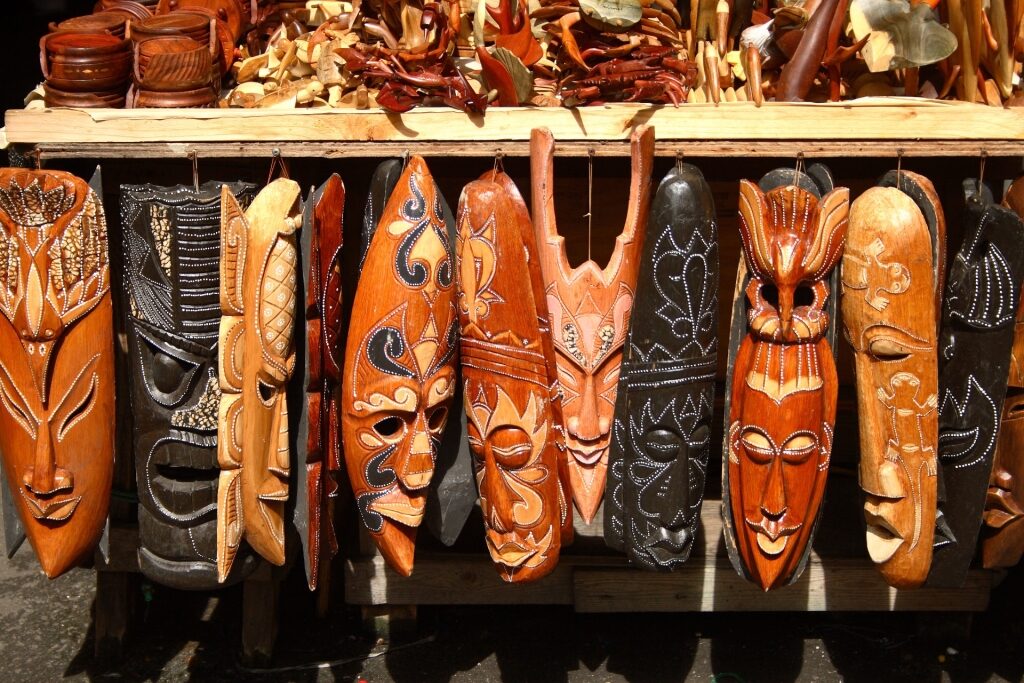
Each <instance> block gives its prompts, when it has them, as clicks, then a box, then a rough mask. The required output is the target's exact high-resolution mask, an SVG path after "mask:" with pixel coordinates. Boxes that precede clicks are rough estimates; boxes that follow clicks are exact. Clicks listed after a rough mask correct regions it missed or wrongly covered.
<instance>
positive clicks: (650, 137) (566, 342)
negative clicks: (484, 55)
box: [530, 126, 654, 524]
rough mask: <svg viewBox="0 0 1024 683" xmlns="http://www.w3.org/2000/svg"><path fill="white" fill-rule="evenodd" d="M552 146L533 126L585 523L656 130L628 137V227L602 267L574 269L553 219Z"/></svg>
mask: <svg viewBox="0 0 1024 683" xmlns="http://www.w3.org/2000/svg"><path fill="white" fill-rule="evenodd" d="M554 146H555V141H554V138H553V137H552V136H551V132H550V131H548V130H547V129H546V128H536V129H534V131H533V134H532V138H531V141H530V160H531V173H532V181H533V217H534V221H535V224H534V227H535V229H536V235H537V245H538V250H539V255H540V264H541V270H542V273H543V277H544V284H545V287H546V290H545V291H546V296H547V306H548V312H549V314H550V316H551V330H552V336H553V338H554V344H555V352H556V355H557V359H558V382H559V385H560V388H561V392H562V411H563V414H564V417H565V445H566V450H567V451H568V455H567V463H566V464H567V468H568V474H569V482H570V488H571V490H572V497H573V500H574V501H575V503H576V508H577V509H578V510H579V513H580V515H581V516H582V517H583V519H584V521H586V522H587V523H588V524H589V523H590V522H591V521H592V520H593V518H594V515H595V514H597V508H598V506H599V505H600V504H601V498H602V496H603V495H604V489H605V478H606V475H607V470H608V444H609V442H610V441H611V428H612V418H613V415H614V412H615V392H616V389H617V387H618V379H619V366H620V365H621V363H622V347H623V343H624V342H625V340H626V333H627V331H628V326H629V314H630V311H631V310H632V307H633V297H634V290H635V289H636V278H637V271H638V269H639V265H640V262H639V255H640V245H641V243H642V242H643V237H644V230H645V229H646V227H647V212H648V204H649V197H650V184H651V180H650V178H651V165H652V162H653V159H654V128H652V127H649V126H638V127H637V128H636V130H634V131H633V135H632V138H631V154H632V167H631V179H630V189H629V208H628V212H627V214H626V225H625V226H624V228H623V231H622V233H621V234H620V235H619V236H618V237H616V238H615V250H614V252H612V257H611V259H609V261H608V264H607V265H606V266H605V267H604V268H603V269H602V268H601V267H600V266H599V265H597V264H596V263H595V262H594V261H587V262H585V263H583V264H582V265H580V266H578V267H576V268H572V267H570V266H569V260H568V257H567V255H566V252H565V239H564V238H563V237H562V236H561V235H559V234H558V226H557V225H556V224H555V203H554V202H555V195H554V192H555V188H554Z"/></svg>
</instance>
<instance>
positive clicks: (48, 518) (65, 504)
mask: <svg viewBox="0 0 1024 683" xmlns="http://www.w3.org/2000/svg"><path fill="white" fill-rule="evenodd" d="M20 492H21V497H22V498H24V499H25V502H26V503H28V511H29V513H30V514H31V515H32V516H33V517H34V518H35V519H38V520H39V521H41V522H63V521H65V520H66V519H68V518H69V517H71V514H72V513H73V512H74V511H75V508H77V507H78V504H79V503H80V502H81V501H82V497H81V496H68V497H64V498H56V497H54V498H51V499H47V498H42V497H39V496H37V495H36V494H35V493H32V492H31V489H29V488H28V487H25V488H22V489H20Z"/></svg>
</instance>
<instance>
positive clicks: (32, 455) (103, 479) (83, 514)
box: [0, 169, 114, 578]
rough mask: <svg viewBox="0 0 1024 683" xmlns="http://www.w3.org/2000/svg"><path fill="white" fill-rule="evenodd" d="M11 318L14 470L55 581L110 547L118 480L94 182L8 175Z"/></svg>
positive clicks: (7, 368)
mask: <svg viewBox="0 0 1024 683" xmlns="http://www.w3.org/2000/svg"><path fill="white" fill-rule="evenodd" d="M0 314H2V315H0V429H2V431H3V433H4V447H3V449H2V450H3V460H4V470H5V473H6V478H7V482H8V485H9V486H10V487H11V492H12V497H13V499H14V506H15V508H16V510H17V511H18V515H19V517H20V518H21V521H22V525H23V526H24V528H25V533H26V535H27V537H28V539H29V541H30V542H31V543H32V546H33V548H34V549H35V551H36V555H37V557H38V558H39V562H40V564H41V565H42V568H43V571H44V572H45V573H46V575H47V576H49V577H51V578H52V577H55V576H58V575H60V574H62V573H64V572H65V571H67V570H68V569H70V568H71V567H73V566H74V565H75V564H77V563H78V562H80V561H81V560H82V559H84V558H85V557H87V556H88V554H89V553H90V551H91V550H92V548H93V546H94V545H95V544H96V542H97V540H98V539H99V536H100V533H101V531H102V527H103V523H104V520H105V519H106V516H107V506H108V501H109V497H110V482H111V475H112V470H113V457H114V431H113V430H114V424H113V423H114V357H113V319H112V306H111V300H110V270H109V262H108V257H107V228H106V221H105V218H104V213H103V205H102V203H101V202H100V200H99V198H98V197H97V195H96V193H95V192H94V191H93V189H92V188H90V187H89V185H88V184H86V182H85V181H84V180H82V179H80V178H76V177H75V176H73V175H71V174H68V173H64V172H60V171H35V172H32V171H23V170H19V169H0Z"/></svg>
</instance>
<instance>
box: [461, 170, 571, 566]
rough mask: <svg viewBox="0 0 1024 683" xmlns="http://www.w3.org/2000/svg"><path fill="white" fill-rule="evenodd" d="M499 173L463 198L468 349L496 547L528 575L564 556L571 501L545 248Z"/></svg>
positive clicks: (487, 519) (473, 413) (472, 419)
mask: <svg viewBox="0 0 1024 683" xmlns="http://www.w3.org/2000/svg"><path fill="white" fill-rule="evenodd" d="M491 178H493V180H492V179H483V180H478V181H475V182H472V183H470V184H469V185H467V186H466V188H465V189H464V190H463V193H462V197H461V199H460V201H459V215H458V228H459V231H458V239H457V243H456V259H457V269H456V274H457V283H458V304H459V321H460V324H461V338H460V349H461V354H462V367H463V382H464V396H465V404H466V405H465V408H466V415H467V418H468V420H467V424H468V433H469V443H470V447H471V448H472V450H473V455H474V464H475V469H476V476H477V483H478V487H479V490H480V508H481V511H482V512H483V516H484V525H485V527H486V530H487V531H486V543H487V550H488V552H489V553H490V555H491V559H492V560H493V561H494V563H495V565H496V566H497V568H498V571H499V573H500V575H501V577H502V578H503V579H504V580H506V581H516V582H521V581H532V580H535V579H538V578H540V577H541V576H544V575H545V574H547V573H549V572H550V571H551V570H552V569H553V568H554V567H555V565H556V564H557V562H558V556H559V551H560V547H561V544H562V538H561V531H560V527H561V525H562V523H563V521H564V520H565V518H566V515H567V514H568V502H567V498H566V497H565V496H564V494H563V492H562V489H561V486H560V484H559V470H558V457H559V452H558V447H557V445H556V439H557V435H558V429H557V412H556V410H555V408H554V406H553V405H552V401H551V398H552V397H551V387H552V384H553V381H552V380H553V378H554V352H553V349H545V341H544V338H543V337H542V332H541V327H542V322H541V320H542V318H543V317H544V316H543V314H539V313H538V310H537V297H538V296H539V295H540V294H541V285H540V278H539V273H537V277H534V276H532V275H531V272H530V259H534V266H533V267H534V268H537V264H536V261H535V259H536V256H535V254H533V253H532V249H531V248H530V247H532V244H530V243H529V242H526V241H524V239H523V234H527V233H528V231H530V230H532V226H531V225H530V222H529V215H528V214H527V212H526V206H525V204H523V203H522V199H521V197H519V195H518V191H517V190H515V186H514V185H512V183H511V179H509V178H508V177H507V176H504V175H503V174H494V175H492V176H491ZM535 287H536V289H535Z"/></svg>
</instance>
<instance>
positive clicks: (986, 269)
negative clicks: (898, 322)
mask: <svg viewBox="0 0 1024 683" xmlns="http://www.w3.org/2000/svg"><path fill="white" fill-rule="evenodd" d="M972 195H973V196H971V197H969V198H968V200H967V211H966V215H965V218H964V226H965V229H966V234H965V237H964V242H963V245H962V246H961V247H960V251H959V252H958V253H957V255H956V257H955V258H954V259H953V261H952V263H951V265H950V269H949V278H948V282H947V284H946V297H945V300H944V301H943V308H942V329H941V334H940V335H939V391H940V395H939V464H940V465H941V466H942V471H941V476H942V487H941V495H940V497H939V516H938V520H937V525H936V537H935V543H934V557H933V559H932V566H931V571H930V573H929V575H928V584H929V585H932V586H960V585H962V584H963V582H964V580H965V579H966V577H967V570H968V568H969V567H970V564H971V560H972V559H973V558H974V554H975V550H976V547H977V541H978V532H979V530H980V527H981V522H982V512H983V508H984V505H985V494H986V490H987V488H988V483H989V478H990V475H991V474H992V462H993V456H994V455H995V450H996V436H997V432H998V427H999V417H1000V414H1001V413H1002V409H1003V399H1004V397H1005V395H1006V382H1007V374H1008V371H1009V366H1010V351H1011V346H1012V344H1013V335H1014V319H1015V316H1016V313H1017V308H1018V305H1019V303H1020V288H1021V284H1022V281H1024V251H1022V250H1021V248H1020V247H1021V244H1022V243H1024V221H1022V220H1021V218H1020V216H1018V215H1017V214H1016V213H1014V212H1013V211H1011V210H1010V209H1007V208H1005V207H1002V206H998V205H996V204H992V203H990V201H991V195H989V196H988V197H987V198H983V196H982V195H981V194H977V193H974V192H972Z"/></svg>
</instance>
